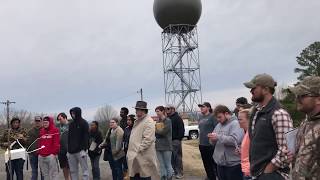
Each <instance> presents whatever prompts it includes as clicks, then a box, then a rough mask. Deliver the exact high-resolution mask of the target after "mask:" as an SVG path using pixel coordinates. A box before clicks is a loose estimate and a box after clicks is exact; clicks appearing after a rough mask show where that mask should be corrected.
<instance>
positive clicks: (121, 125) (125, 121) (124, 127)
mask: <svg viewBox="0 0 320 180" xmlns="http://www.w3.org/2000/svg"><path fill="white" fill-rule="evenodd" d="M127 120H128V117H127V116H126V117H123V118H121V120H120V127H121V128H122V129H123V130H124V129H126V127H127V126H128V124H127Z"/></svg>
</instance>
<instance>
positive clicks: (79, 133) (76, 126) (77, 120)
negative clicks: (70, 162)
mask: <svg viewBox="0 0 320 180" xmlns="http://www.w3.org/2000/svg"><path fill="white" fill-rule="evenodd" d="M72 112H73V113H75V117H72V115H71V114H72ZM70 115H71V117H72V119H73V121H72V122H71V123H70V124H69V133H68V152H69V153H71V154H73V153H78V152H80V151H81V150H85V151H86V150H87V149H88V146H89V124H88V122H87V121H86V120H84V119H83V118H82V117H81V109H80V108H79V107H74V108H72V109H70Z"/></svg>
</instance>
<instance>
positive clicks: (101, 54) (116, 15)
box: [0, 0, 320, 119]
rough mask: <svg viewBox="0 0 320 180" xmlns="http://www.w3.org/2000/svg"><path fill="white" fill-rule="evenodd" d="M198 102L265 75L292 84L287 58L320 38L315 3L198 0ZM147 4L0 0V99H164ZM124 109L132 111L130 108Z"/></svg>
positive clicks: (49, 103) (52, 108) (41, 102)
mask: <svg viewBox="0 0 320 180" xmlns="http://www.w3.org/2000/svg"><path fill="white" fill-rule="evenodd" d="M202 4H203V12H202V17H201V19H200V22H199V24H198V32H199V44H200V47H199V48H200V63H201V76H202V88H203V100H208V101H210V102H212V104H218V103H219V104H220V103H224V104H227V105H229V106H232V105H233V102H234V100H235V98H236V97H238V96H246V97H250V95H249V92H248V90H247V89H245V88H244V87H243V85H242V83H243V82H244V81H247V80H249V79H251V78H252V77H253V76H254V75H255V74H257V73H262V72H266V73H269V74H271V75H273V76H274V77H275V79H276V80H277V81H278V83H279V84H289V83H292V82H294V81H295V80H296V77H297V75H296V74H295V73H294V72H293V69H294V68H295V67H296V66H297V63H296V59H295V57H296V56H297V55H299V53H300V52H301V50H302V49H303V48H305V47H306V46H308V45H309V44H311V43H312V42H314V41H317V40H318V41H319V39H320V23H319V9H320V1H319V0H307V1H301V0H281V1H279V0H259V1H254V0H249V1H248V0H237V1H236V0H202ZM152 6H153V1H152V0H138V1H132V0H122V1H106V0H104V1H102V0H69V1H65V0H55V1H49V0H28V1H19V2H18V1H11V0H10V1H9V0H0V22H1V24H0V58H1V60H0V68H1V71H0V82H1V89H0V100H6V99H10V100H14V101H16V102H17V104H15V105H14V107H15V108H17V109H26V110H28V111H33V112H47V113H53V112H60V111H68V110H69V109H70V108H71V107H73V106H80V107H82V108H83V109H84V111H85V114H84V117H86V118H88V119H91V118H92V117H93V114H94V112H95V111H96V108H97V107H99V106H101V105H103V104H110V105H112V106H114V107H115V108H119V107H121V106H128V107H132V106H134V105H135V101H136V100H138V99H139V94H138V93H136V91H138V89H140V88H143V90H144V95H145V99H146V101H148V102H149V104H150V108H152V109H153V108H154V107H155V106H156V105H159V104H163V103H164V92H163V73H162V54H161V29H160V28H159V27H158V25H157V23H156V22H155V20H154V17H153V11H152ZM130 110H131V111H132V110H133V109H130Z"/></svg>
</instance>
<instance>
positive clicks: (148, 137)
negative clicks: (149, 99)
mask: <svg viewBox="0 0 320 180" xmlns="http://www.w3.org/2000/svg"><path fill="white" fill-rule="evenodd" d="M134 108H135V109H136V115H137V120H136V121H135V123H134V125H133V128H132V131H131V136H130V140H129V141H130V143H129V147H128V152H127V160H128V173H129V176H130V179H133V180H140V179H143V180H151V177H155V176H158V173H157V172H158V169H157V159H156V158H157V155H156V149H155V139H156V138H155V122H154V120H153V119H152V118H151V117H150V116H149V115H148V108H147V103H146V102H144V101H137V103H136V106H135V107H134ZM154 173H157V174H154Z"/></svg>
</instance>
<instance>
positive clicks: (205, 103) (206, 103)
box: [198, 102, 211, 108]
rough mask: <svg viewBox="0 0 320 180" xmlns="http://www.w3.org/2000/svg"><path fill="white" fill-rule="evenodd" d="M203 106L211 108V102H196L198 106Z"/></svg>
mask: <svg viewBox="0 0 320 180" xmlns="http://www.w3.org/2000/svg"><path fill="white" fill-rule="evenodd" d="M203 106H206V107H208V108H211V104H210V103H208V102H204V103H202V104H198V107H203Z"/></svg>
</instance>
